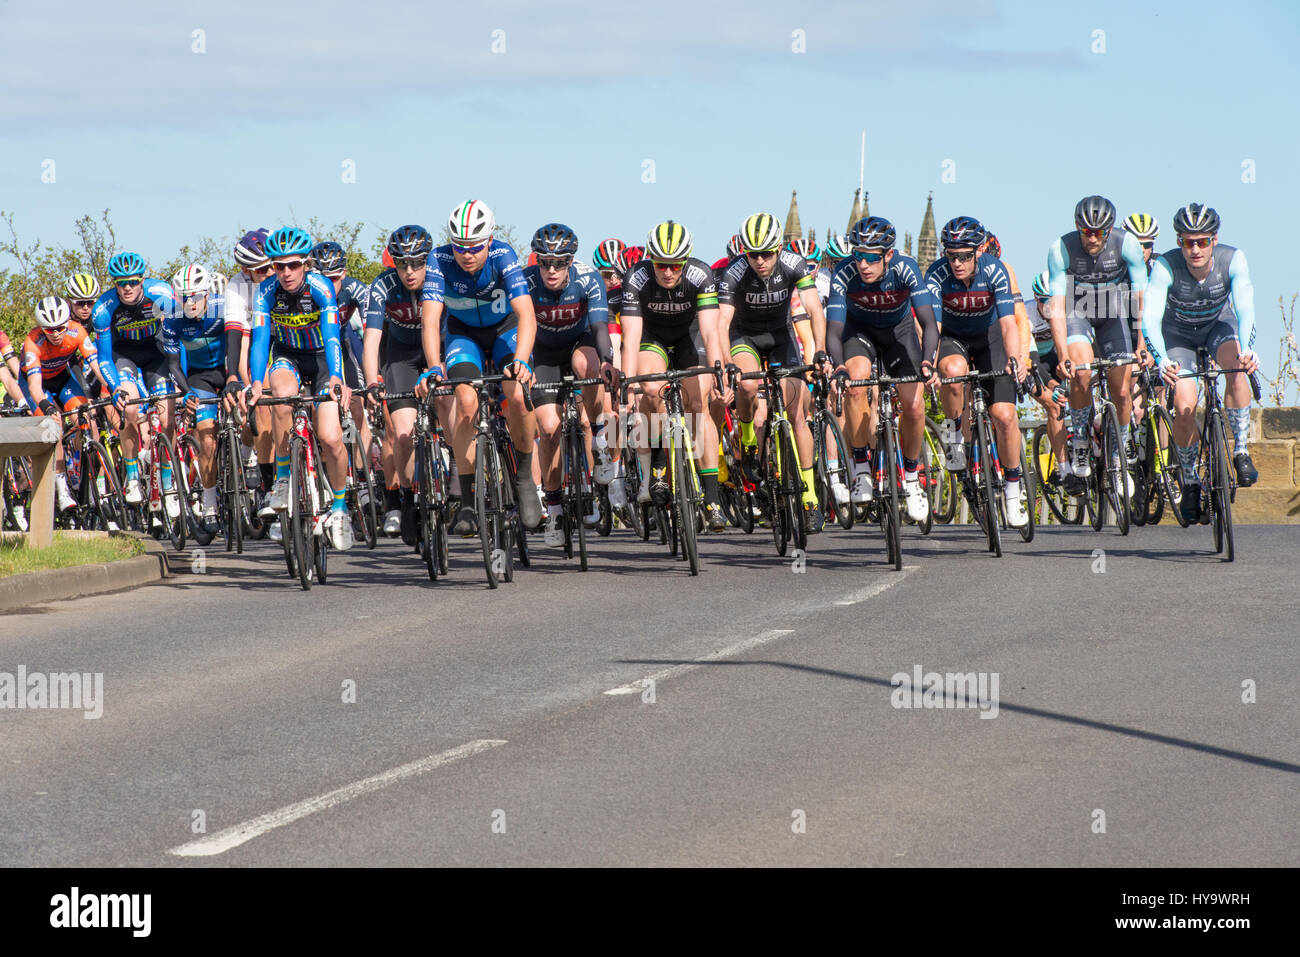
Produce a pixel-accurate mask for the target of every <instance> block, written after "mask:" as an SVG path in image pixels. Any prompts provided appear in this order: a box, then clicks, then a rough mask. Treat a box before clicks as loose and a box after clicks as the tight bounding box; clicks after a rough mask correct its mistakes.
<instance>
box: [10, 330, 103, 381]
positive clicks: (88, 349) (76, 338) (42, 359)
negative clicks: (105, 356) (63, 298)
mask: <svg viewBox="0 0 1300 957" xmlns="http://www.w3.org/2000/svg"><path fill="white" fill-rule="evenodd" d="M74 359H75V360H78V361H82V362H90V363H94V362H95V361H96V360H95V347H94V346H92V345H91V344H90V333H88V332H86V327H85V326H83V325H82V324H81V323H79V322H77V321H76V320H75V319H71V320H69V321H68V325H67V331H66V332H64V333H63V338H62V339H61V340H59V343H58V345H55V344H54V343H53V342H51V341H50V340H49V339H47V338H45V330H44V329H42V328H41V327H39V326H37V327H36V328H35V329H33V330H32V331H31V332H29V333H27V338H26V339H25V340H23V357H22V373H23V377H24V378H26V377H27V376H29V375H31V374H32V373H33V372H36V371H39V372H40V373H41V378H42V379H53V378H54V377H55V376H57V375H60V374H61V373H63V372H65V371H67V370H68V367H69V365H70V364H71V363H72V362H73V360H74Z"/></svg>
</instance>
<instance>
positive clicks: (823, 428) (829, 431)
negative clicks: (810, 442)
mask: <svg viewBox="0 0 1300 957" xmlns="http://www.w3.org/2000/svg"><path fill="white" fill-rule="evenodd" d="M817 415H818V418H817V419H815V420H814V421H815V422H816V426H817V432H816V434H817V435H818V436H821V437H822V439H821V443H820V444H821V454H820V455H818V456H817V465H818V468H819V469H820V470H821V471H823V472H824V473H825V477H824V481H825V483H826V486H827V489H826V490H827V493H828V501H829V502H830V504H831V505H833V506H834V508H835V521H836V524H838V525H839V526H840V528H842V529H844V531H846V532H847V531H848V530H849V529H851V528H852V527H853V501H852V499H850V500H849V501H848V502H846V503H844V505H840V504H839V503H837V502H836V501H835V494H834V492H832V491H831V486H832V484H833V480H834V479H836V478H838V479H839V480H840V481H841V482H842V483H843V485H844V487H845V488H851V487H852V485H853V466H852V465H851V464H850V463H851V462H852V461H853V455H852V453H851V452H850V451H849V447H848V445H847V444H846V443H845V441H844V433H843V431H841V429H840V424H839V423H838V422H836V421H835V416H833V415H831V414H830V413H829V412H819V413H818V414H817ZM827 437H829V440H828V438H827ZM832 446H834V451H835V454H836V455H837V456H838V459H837V461H838V463H839V464H838V465H836V466H835V467H834V468H832V467H831V465H830V462H829V458H830V456H829V452H830V451H831V447H832Z"/></svg>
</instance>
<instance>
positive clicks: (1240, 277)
mask: <svg viewBox="0 0 1300 957" xmlns="http://www.w3.org/2000/svg"><path fill="white" fill-rule="evenodd" d="M1151 262H1152V266H1151V281H1150V283H1148V285H1147V291H1146V299H1145V300H1144V301H1143V304H1142V334H1143V335H1144V336H1145V337H1146V339H1147V341H1148V342H1149V343H1150V344H1151V348H1152V350H1153V352H1154V354H1155V356H1156V357H1157V358H1160V357H1162V356H1164V355H1165V354H1166V352H1165V335H1164V331H1163V329H1162V327H1163V325H1164V324H1165V323H1166V322H1170V323H1174V324H1176V325H1181V326H1184V327H1189V328H1195V327H1197V326H1204V325H1207V324H1209V323H1211V322H1214V321H1216V320H1218V319H1221V318H1222V319H1224V320H1225V321H1228V320H1229V318H1230V316H1231V314H1232V313H1233V312H1235V313H1236V316H1237V338H1238V340H1239V341H1240V342H1242V343H1244V344H1245V346H1244V347H1245V348H1247V349H1249V348H1251V347H1252V346H1253V345H1254V338H1255V287H1254V285H1253V284H1252V283H1251V281H1250V269H1249V268H1248V267H1247V266H1246V254H1245V253H1243V252H1242V251H1241V250H1240V249H1237V248H1236V247H1235V246H1228V245H1226V244H1223V243H1217V244H1216V245H1215V247H1214V251H1213V253H1212V254H1211V257H1210V271H1209V273H1208V274H1207V275H1206V277H1205V278H1204V279H1197V278H1196V277H1195V276H1193V275H1192V272H1191V270H1190V269H1189V268H1188V267H1187V260H1186V259H1185V258H1184V256H1183V251H1182V250H1181V249H1179V248H1178V247H1176V246H1175V247H1174V248H1173V249H1171V250H1169V251H1168V252H1166V253H1162V254H1161V255H1159V256H1154V257H1152V259H1151ZM1229 300H1231V303H1229Z"/></svg>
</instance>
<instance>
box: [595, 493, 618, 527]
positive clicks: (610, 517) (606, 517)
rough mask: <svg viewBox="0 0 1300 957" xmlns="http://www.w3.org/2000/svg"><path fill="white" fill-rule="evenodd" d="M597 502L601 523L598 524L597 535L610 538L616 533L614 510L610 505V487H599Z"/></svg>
mask: <svg viewBox="0 0 1300 957" xmlns="http://www.w3.org/2000/svg"><path fill="white" fill-rule="evenodd" d="M596 488H597V489H599V491H598V492H597V493H596V502H597V504H598V505H599V507H600V521H599V522H597V523H596V534H597V535H599V536H600V537H601V538H608V537H609V535H610V533H611V532H613V531H614V509H613V508H612V507H611V506H610V504H609V486H608V485H597V486H596Z"/></svg>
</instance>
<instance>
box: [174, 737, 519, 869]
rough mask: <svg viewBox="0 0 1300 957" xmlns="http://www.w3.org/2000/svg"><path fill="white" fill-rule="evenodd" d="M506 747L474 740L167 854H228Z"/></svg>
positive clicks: (487, 741) (198, 855)
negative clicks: (318, 815)
mask: <svg viewBox="0 0 1300 957" xmlns="http://www.w3.org/2000/svg"><path fill="white" fill-rule="evenodd" d="M503 744H505V742H504V741H497V740H492V739H487V738H480V739H479V740H477V741H470V742H469V743H468V744H462V745H461V746H460V747H458V748H452V749H451V750H450V751H443V752H442V753H441V754H431V755H429V757H427V758H421V759H420V760H418V761H412V762H411V763H410V764H403V765H402V766H401V767H397V768H390V769H389V770H387V771H383V772H381V773H379V774H376V775H374V776H372V777H368V778H363V779H361V780H360V781H354V782H353V783H352V784H347V785H344V786H343V787H341V788H336V789H335V790H333V791H327V792H326V793H324V794H318V795H317V796H316V797H314V798H308V799H307V800H305V801H299V802H297V803H296V804H290V805H288V806H286V807H282V808H280V809H278V810H275V811H271V812H270V813H269V814H263V815H262V816H261V817H255V818H253V819H252V820H251V821H245V822H244V823H243V824H236V825H235V826H234V827H228V828H226V829H225V830H224V831H218V832H217V833H216V834H210V835H208V836H207V837H202V838H199V839H198V840H197V841H190V842H189V843H188V844H182V845H180V846H179V847H173V848H171V849H170V850H168V851H167V853H168V854H174V855H176V856H177V857H211V856H213V855H214V854H224V853H225V852H226V851H228V850H230V849H231V848H235V847H238V846H239V845H240V844H244V843H246V842H248V841H251V840H252V839H253V838H255V837H260V836H261V835H263V834H265V833H266V832H267V831H272V830H274V829H275V828H277V827H283V826H284V825H286V824H292V823H293V822H294V821H297V820H300V819H302V818H304V817H306V816H307V815H309V814H315V813H316V812H317V811H325V810H328V809H329V808H332V807H334V806H335V805H338V804H343V803H345V802H347V801H351V800H352V799H353V798H358V797H361V796H362V795H364V794H369V793H370V792H371V791H378V790H379V789H380V788H386V787H388V785H390V784H396V783H397V782H398V781H402V780H405V779H406V778H410V777H415V776H416V775H418V774H424V773H425V772H426V771H432V770H433V769H434V768H440V767H442V766H443V765H445V764H451V762H453V761H459V760H460V759H461V758H468V757H469V756H471V755H474V754H478V753H479V752H480V751H487V750H488V749H490V748H498V747H500V746H501V745H503Z"/></svg>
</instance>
